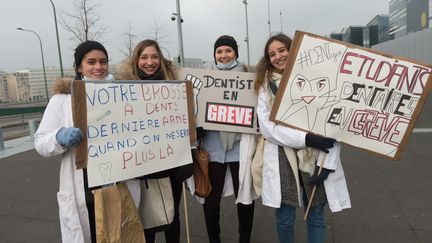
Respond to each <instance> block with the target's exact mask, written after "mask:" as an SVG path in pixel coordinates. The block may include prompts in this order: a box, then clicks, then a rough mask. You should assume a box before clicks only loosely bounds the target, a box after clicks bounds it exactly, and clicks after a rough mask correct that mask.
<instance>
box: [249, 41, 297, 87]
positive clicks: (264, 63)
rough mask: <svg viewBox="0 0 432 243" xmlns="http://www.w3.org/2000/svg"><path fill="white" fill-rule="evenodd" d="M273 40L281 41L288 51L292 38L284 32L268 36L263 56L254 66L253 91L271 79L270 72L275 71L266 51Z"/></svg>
mask: <svg viewBox="0 0 432 243" xmlns="http://www.w3.org/2000/svg"><path fill="white" fill-rule="evenodd" d="M273 41H280V42H282V43H283V44H284V45H285V47H286V48H287V49H288V51H289V50H290V48H291V42H292V40H291V38H289V37H288V36H286V35H285V34H282V33H280V34H277V35H274V36H272V37H270V38H269V39H268V40H267V43H266V45H265V48H264V56H263V57H262V58H261V59H260V61H259V62H258V64H257V66H256V78H255V86H254V89H255V93H258V91H259V89H260V87H261V86H262V85H263V84H265V83H267V80H270V79H271V77H272V74H273V72H274V71H275V70H274V67H273V65H272V64H271V63H270V57H269V53H268V49H269V46H270V44H271V43H272V42H273Z"/></svg>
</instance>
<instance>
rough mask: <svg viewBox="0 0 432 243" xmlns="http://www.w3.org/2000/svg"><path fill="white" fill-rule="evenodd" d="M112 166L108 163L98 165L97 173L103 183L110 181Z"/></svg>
mask: <svg viewBox="0 0 432 243" xmlns="http://www.w3.org/2000/svg"><path fill="white" fill-rule="evenodd" d="M111 169H112V164H111V162H110V161H108V162H105V163H100V164H99V172H100V173H101V177H102V181H103V182H110V181H112V180H111Z"/></svg>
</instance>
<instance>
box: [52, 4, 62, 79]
mask: <svg viewBox="0 0 432 243" xmlns="http://www.w3.org/2000/svg"><path fill="white" fill-rule="evenodd" d="M50 2H51V5H52V7H53V11H54V23H55V29H56V36H57V49H58V55H59V61H60V74H61V76H62V77H64V72H63V62H62V57H61V50H60V39H59V33H58V27H57V14H56V9H55V6H54V3H53V1H52V0H50Z"/></svg>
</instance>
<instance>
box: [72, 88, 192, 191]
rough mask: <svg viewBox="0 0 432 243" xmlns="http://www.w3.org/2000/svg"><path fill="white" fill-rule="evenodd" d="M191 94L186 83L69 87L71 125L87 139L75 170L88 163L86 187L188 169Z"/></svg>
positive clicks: (190, 159)
mask: <svg viewBox="0 0 432 243" xmlns="http://www.w3.org/2000/svg"><path fill="white" fill-rule="evenodd" d="M191 88H192V86H191V83H190V82H185V81H114V82H105V81H94V82H88V81H87V82H84V81H74V82H73V91H72V99H73V109H74V115H73V118H74V125H75V126H77V127H80V129H81V130H82V131H83V132H84V134H85V137H86V139H85V141H83V142H82V143H81V144H80V147H78V148H77V150H76V155H77V166H78V165H80V166H82V167H85V161H83V159H84V160H88V162H87V174H88V183H89V187H95V186H100V185H104V184H109V183H113V182H118V181H123V180H126V179H130V178H134V177H139V176H143V175H146V174H150V173H154V172H158V171H162V170H166V169H170V168H173V167H177V166H181V165H185V164H189V163H192V157H191V152H190V149H191V147H190V137H194V136H195V134H194V133H195V127H194V126H193V122H190V121H189V116H191V115H192V111H193V107H189V108H188V102H189V100H192V96H191V94H192V89H191ZM187 90H189V91H187ZM83 94H84V95H83ZM188 99H189V100H188ZM189 103H191V102H189ZM191 117H192V116H191ZM191 126H192V127H191ZM83 146H85V147H83ZM78 158H80V159H78Z"/></svg>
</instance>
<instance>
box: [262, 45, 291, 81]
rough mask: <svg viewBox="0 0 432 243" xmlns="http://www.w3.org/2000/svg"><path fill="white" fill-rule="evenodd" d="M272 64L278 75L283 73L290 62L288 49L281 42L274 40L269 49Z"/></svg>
mask: <svg viewBox="0 0 432 243" xmlns="http://www.w3.org/2000/svg"><path fill="white" fill-rule="evenodd" d="M267 53H268V55H269V58H270V63H271V64H272V66H273V67H274V68H275V70H276V71H277V72H278V73H282V72H283V70H284V69H285V66H286V64H287V61H288V54H289V50H288V48H287V47H286V46H285V45H284V44H283V43H282V42H280V41H278V40H274V41H273V42H272V43H271V44H270V45H269V48H268V52H267Z"/></svg>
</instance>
